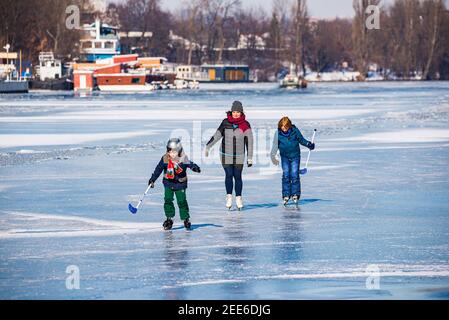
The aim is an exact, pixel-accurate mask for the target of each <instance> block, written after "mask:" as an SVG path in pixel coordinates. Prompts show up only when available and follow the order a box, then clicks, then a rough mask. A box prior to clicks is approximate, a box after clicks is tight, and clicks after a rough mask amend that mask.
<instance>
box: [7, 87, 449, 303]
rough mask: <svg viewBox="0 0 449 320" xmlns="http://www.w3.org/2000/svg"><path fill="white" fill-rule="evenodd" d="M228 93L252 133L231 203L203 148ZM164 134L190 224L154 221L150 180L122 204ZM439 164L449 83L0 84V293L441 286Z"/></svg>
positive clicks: (122, 294) (425, 295) (444, 281)
mask: <svg viewBox="0 0 449 320" xmlns="http://www.w3.org/2000/svg"><path fill="white" fill-rule="evenodd" d="M234 100H241V101H242V102H243V105H244V107H245V113H246V115H247V119H248V120H249V121H250V123H251V125H252V128H253V131H254V133H255V136H256V149H255V159H254V160H255V165H254V166H253V167H252V168H245V169H244V194H243V196H244V200H245V205H246V207H245V210H244V211H242V212H238V211H235V210H232V211H230V212H228V211H227V210H226V209H225V207H224V202H225V189H224V172H223V169H222V167H221V165H220V164H219V163H218V162H217V159H218V155H217V148H216V147H215V150H214V151H215V152H214V153H213V154H212V156H211V157H210V158H207V159H202V154H203V152H202V150H203V148H204V145H205V143H206V142H207V140H208V139H209V138H210V136H211V135H212V134H213V132H214V131H215V129H216V128H217V127H218V125H219V123H220V121H221V120H222V119H223V118H224V116H225V111H227V110H228V109H229V108H230V105H231V104H232V101H234ZM282 116H289V117H291V118H292V119H293V120H294V123H295V124H296V125H297V126H298V127H299V128H300V129H301V131H302V133H303V134H304V135H305V136H306V137H307V138H310V136H311V134H312V132H313V129H314V128H316V129H317V130H318V132H317V136H316V145H317V149H316V151H314V152H312V156H311V160H310V164H309V173H308V174H307V175H305V176H302V178H301V181H302V190H303V193H302V200H301V204H300V209H299V211H297V210H295V209H294V208H284V207H283V206H282V205H281V204H280V203H281V171H280V169H279V168H278V167H274V166H273V165H271V164H270V162H269V157H268V155H267V153H268V150H269V148H270V147H271V145H270V143H271V140H272V136H271V135H272V134H273V133H274V131H273V130H274V129H275V128H276V126H277V121H278V120H279V119H280V118H281V117H282ZM170 136H176V137H177V136H182V137H183V142H184V144H185V148H186V149H187V153H188V155H189V157H190V158H191V159H192V160H193V161H195V162H197V163H198V164H199V165H200V166H201V168H202V172H201V174H195V173H193V172H190V173H189V179H190V180H189V188H188V189H187V190H188V191H187V198H188V201H189V205H190V209H191V216H192V224H193V230H192V231H186V230H185V229H184V228H183V227H182V223H181V221H180V220H179V215H178V212H177V215H176V219H175V226H174V229H173V230H172V231H169V232H165V231H163V230H162V222H163V221H164V219H165V217H164V213H163V187H162V183H161V178H160V179H159V180H158V181H157V183H156V188H155V189H153V190H151V192H150V194H149V196H148V197H147V198H146V199H145V202H144V204H143V206H142V207H141V209H140V210H139V212H138V213H137V215H131V214H130V213H129V211H128V209H127V206H128V203H129V202H132V203H133V204H135V203H136V202H137V201H138V200H139V198H140V196H141V194H142V193H143V191H144V190H145V188H146V184H147V181H148V178H149V176H150V173H151V172H152V171H153V169H154V167H155V166H156V164H157V162H158V161H159V159H160V157H161V156H162V155H163V153H164V151H165V143H166V141H167V140H168V138H169V137H170ZM305 155H307V153H306V150H303V160H304V159H305ZM448 168H449V83H448V82H439V83H438V82H423V83H419V82H416V83H413V82H409V83H375V84H374V83H373V84H312V85H311V86H310V87H309V89H307V90H306V91H281V90H279V89H277V88H276V86H275V85H273V84H245V85H241V84H239V85H218V86H213V85H203V86H202V87H201V89H200V90H198V91H189V92H187V91H182V92H173V91H170V92H169V91H164V92H154V93H151V94H115V95H106V94H100V93H94V94H93V95H88V96H74V95H73V93H70V92H69V93H54V92H51V93H50V92H33V93H30V94H27V95H0V221H1V223H0V299H47V298H57V299H84V298H87V299H405V298H413V299H414V298H416V299H448V298H449V170H448ZM73 270H75V272H74V273H73V272H72V273H70V272H71V271H73ZM78 270H79V289H76V288H75V289H73V290H70V288H71V286H70V285H71V284H72V285H73V284H75V287H76V283H77V282H76V281H73V282H72V281H67V280H68V277H69V280H72V279H76V275H77V272H76V271H78ZM67 282H68V283H67ZM67 284H69V286H67Z"/></svg>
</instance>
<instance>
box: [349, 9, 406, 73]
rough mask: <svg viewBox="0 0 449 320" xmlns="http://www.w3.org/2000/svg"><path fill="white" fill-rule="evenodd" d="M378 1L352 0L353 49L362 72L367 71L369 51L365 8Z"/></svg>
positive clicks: (357, 64) (358, 67)
mask: <svg viewBox="0 0 449 320" xmlns="http://www.w3.org/2000/svg"><path fill="white" fill-rule="evenodd" d="M407 1H408V0H407ZM412 1H414V0H412ZM379 3H380V0H353V8H354V11H355V16H354V20H353V25H352V40H353V50H354V55H355V60H356V66H357V69H358V70H359V71H360V73H362V74H365V73H366V72H367V66H368V62H369V52H370V48H369V46H370V34H369V33H370V30H368V29H367V27H366V18H367V16H366V9H367V8H368V7H369V6H371V5H374V6H378V5H379ZM371 32H375V31H371ZM371 44H372V43H371Z"/></svg>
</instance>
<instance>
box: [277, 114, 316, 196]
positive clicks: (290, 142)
mask: <svg viewBox="0 0 449 320" xmlns="http://www.w3.org/2000/svg"><path fill="white" fill-rule="evenodd" d="M300 144H301V145H303V146H304V147H307V148H309V149H310V150H313V149H315V144H314V143H312V142H310V141H308V140H306V139H304V137H303V135H302V134H301V131H299V129H298V128H297V127H296V126H294V125H293V124H292V122H291V120H290V119H289V118H288V117H284V118H282V119H281V120H280V121H279V123H278V130H277V131H276V133H275V135H274V140H273V147H272V149H271V161H272V162H273V164H274V165H276V166H277V165H279V161H278V160H277V159H276V155H277V152H278V150H279V153H280V155H281V163H282V171H283V173H282V198H283V201H284V205H286V204H287V203H288V201H289V200H290V198H292V200H293V201H294V203H295V204H296V205H297V204H298V200H299V198H300V197H301V181H300V178H299V165H300V163H301V150H300V147H299V145H300Z"/></svg>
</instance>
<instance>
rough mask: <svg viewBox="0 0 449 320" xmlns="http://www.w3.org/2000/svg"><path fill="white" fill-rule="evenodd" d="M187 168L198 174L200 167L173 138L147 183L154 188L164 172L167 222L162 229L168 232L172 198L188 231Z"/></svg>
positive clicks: (171, 222) (179, 142) (171, 223)
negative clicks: (175, 201) (176, 203)
mask: <svg viewBox="0 0 449 320" xmlns="http://www.w3.org/2000/svg"><path fill="white" fill-rule="evenodd" d="M187 168H190V169H191V170H192V171H193V172H197V173H200V172H201V169H200V167H199V166H198V165H197V164H195V163H193V162H192V161H190V160H189V159H188V158H187V156H186V155H185V153H184V150H183V148H182V145H181V141H180V139H177V138H173V139H170V140H169V141H168V143H167V152H166V154H165V155H163V156H162V158H161V160H160V161H159V164H158V165H157V166H156V169H155V170H154V173H153V175H152V176H151V178H150V180H149V181H148V185H149V186H150V187H151V188H154V183H155V182H156V180H157V178H159V176H160V175H161V173H162V171H164V179H163V184H164V188H165V195H164V201H165V202H164V211H165V216H166V217H167V220H165V222H164V224H163V227H164V229H165V230H170V229H171V228H172V226H173V220H172V218H173V217H174V216H175V206H174V204H173V200H174V196H175V195H176V200H177V202H178V207H179V215H180V216H181V220H183V221H184V226H185V227H186V229H190V227H191V223H190V221H189V219H190V215H189V205H188V203H187V197H186V189H187V172H186V170H187Z"/></svg>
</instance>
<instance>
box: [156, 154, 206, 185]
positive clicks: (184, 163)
mask: <svg viewBox="0 0 449 320" xmlns="http://www.w3.org/2000/svg"><path fill="white" fill-rule="evenodd" d="M168 160H169V156H168V155H167V154H166V155H164V156H163V157H162V158H161V160H160V161H159V163H158V165H157V166H156V169H154V172H153V175H152V176H151V178H150V181H153V182H155V181H156V180H157V179H158V178H159V176H160V175H161V173H162V172H164V179H163V180H162V183H163V184H164V187H166V188H170V189H172V190H175V191H176V190H183V189H186V188H187V168H190V169H194V168H195V167H196V168H198V166H197V165H196V164H195V163H194V162H192V161H190V160H189V159H188V158H187V156H185V155H183V156H181V159H180V161H179V163H178V164H179V166H180V167H181V168H182V172H181V173H179V174H177V173H175V177H174V179H167V178H166V177H165V174H166V173H167V166H168Z"/></svg>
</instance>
